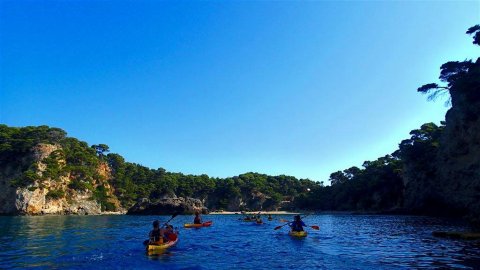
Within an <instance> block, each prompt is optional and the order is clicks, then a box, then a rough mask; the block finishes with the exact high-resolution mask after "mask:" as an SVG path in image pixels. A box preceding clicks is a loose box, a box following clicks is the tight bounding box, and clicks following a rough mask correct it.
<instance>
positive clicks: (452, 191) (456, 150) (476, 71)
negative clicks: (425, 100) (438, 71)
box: [435, 58, 480, 222]
mask: <svg viewBox="0 0 480 270" xmlns="http://www.w3.org/2000/svg"><path fill="white" fill-rule="evenodd" d="M450 96H451V102H452V108H451V109H450V110H449V111H448V113H447V115H446V117H445V122H446V125H445V130H444V132H443V134H442V137H441V139H440V147H439V151H438V156H437V160H436V162H435V164H436V168H437V177H438V182H439V183H438V184H439V186H440V187H441V196H442V197H443V198H445V199H446V200H447V202H448V204H449V206H450V207H451V209H452V210H453V211H456V212H457V213H458V214H460V215H465V214H466V215H468V216H470V218H475V219H477V222H478V221H480V220H478V219H479V218H480V58H479V59H478V60H477V61H476V63H471V65H469V67H468V70H466V71H465V72H462V74H461V76H459V77H458V78H456V79H455V80H454V81H452V82H451V87H450Z"/></svg>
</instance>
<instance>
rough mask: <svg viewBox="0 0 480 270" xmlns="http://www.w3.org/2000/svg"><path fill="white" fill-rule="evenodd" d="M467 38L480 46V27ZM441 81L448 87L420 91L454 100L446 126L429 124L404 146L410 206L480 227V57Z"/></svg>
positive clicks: (451, 69) (450, 67)
mask: <svg viewBox="0 0 480 270" xmlns="http://www.w3.org/2000/svg"><path fill="white" fill-rule="evenodd" d="M467 34H473V35H474V42H473V43H474V44H477V45H480V26H479V25H477V26H474V27H471V28H470V29H469V30H468V31H467ZM440 81H442V82H443V83H445V85H444V86H440V85H438V84H436V83H430V84H426V85H424V86H422V87H420V88H419V89H418V91H419V92H422V93H427V94H429V95H430V99H435V98H436V97H438V96H440V95H443V94H448V95H449V96H450V102H451V108H450V109H449V110H448V112H447V114H446V116H445V122H444V124H445V125H444V126H443V127H440V128H436V127H433V126H432V125H433V124H426V125H424V126H422V129H421V130H417V131H412V133H411V134H412V135H413V136H412V139H411V140H407V141H406V143H403V142H402V144H403V145H402V144H401V146H400V148H401V151H402V154H403V158H404V161H405V168H404V180H405V181H404V182H405V207H406V209H407V210H413V211H414V212H418V213H421V214H433V215H448V216H460V217H467V218H468V219H469V220H470V221H472V222H473V223H474V224H478V225H480V58H478V59H477V60H476V61H471V60H465V61H461V62H458V61H452V62H448V63H445V64H444V65H442V67H441V72H440ZM402 146H403V149H402Z"/></svg>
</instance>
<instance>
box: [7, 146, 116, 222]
mask: <svg viewBox="0 0 480 270" xmlns="http://www.w3.org/2000/svg"><path fill="white" fill-rule="evenodd" d="M57 150H61V146H59V145H54V144H38V145H36V146H35V147H33V148H32V149H31V151H30V154H29V155H27V156H26V157H25V163H27V162H28V161H32V160H33V164H34V166H35V167H36V172H37V176H38V177H37V179H35V180H34V181H33V183H31V184H29V185H28V186H26V187H13V186H12V185H11V182H12V180H13V179H15V178H16V177H19V176H20V175H21V173H22V170H21V168H22V166H18V167H17V168H13V167H11V168H10V167H6V168H2V171H0V214H4V215H47V214H55V215H96V214H101V213H102V211H101V205H100V204H99V203H97V202H96V201H95V200H94V199H93V198H92V196H93V192H92V191H90V190H87V191H79V190H74V189H71V188H69V187H68V184H69V183H70V182H71V179H72V176H71V175H64V176H60V177H58V178H57V179H49V178H47V179H45V177H42V176H43V173H44V172H45V170H46V168H47V165H46V164H45V163H44V160H45V159H46V158H48V157H49V156H50V155H52V153H54V152H55V151H57ZM58 164H59V165H60V166H64V165H65V161H64V160H62V159H60V160H58ZM98 174H99V175H102V176H103V177H104V178H105V179H109V177H110V174H111V173H110V168H109V167H108V166H107V165H106V164H103V163H102V164H100V166H99V168H98ZM101 184H103V185H104V186H105V188H106V189H107V191H108V195H113V189H112V188H111V187H110V185H109V184H108V182H107V181H105V182H104V183H101ZM50 191H57V192H62V193H63V195H62V196H56V197H55V196H48V194H49V192H50ZM111 197H112V199H111V202H112V203H113V204H115V205H116V206H117V207H119V206H120V203H119V202H118V200H117V199H116V197H115V196H111Z"/></svg>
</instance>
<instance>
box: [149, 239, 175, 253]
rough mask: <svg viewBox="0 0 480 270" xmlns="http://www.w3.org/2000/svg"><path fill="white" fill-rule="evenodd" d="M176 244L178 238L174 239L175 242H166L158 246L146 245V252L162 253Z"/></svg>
mask: <svg viewBox="0 0 480 270" xmlns="http://www.w3.org/2000/svg"><path fill="white" fill-rule="evenodd" d="M177 242H178V237H177V239H175V241H168V242H166V243H163V244H160V245H151V244H149V245H147V251H162V250H166V249H167V248H169V247H172V246H174V245H175V244H176V243H177Z"/></svg>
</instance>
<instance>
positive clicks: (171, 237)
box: [165, 232, 178, 241]
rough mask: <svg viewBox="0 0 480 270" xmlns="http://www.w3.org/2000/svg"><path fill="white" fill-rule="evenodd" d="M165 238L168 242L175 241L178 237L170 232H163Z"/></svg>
mask: <svg viewBox="0 0 480 270" xmlns="http://www.w3.org/2000/svg"><path fill="white" fill-rule="evenodd" d="M165 237H166V238H167V239H168V241H175V240H177V238H178V236H177V235H176V234H174V233H172V232H165Z"/></svg>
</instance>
